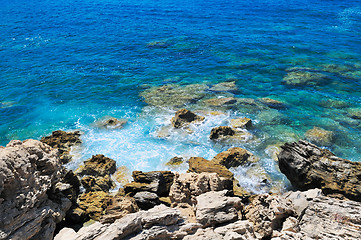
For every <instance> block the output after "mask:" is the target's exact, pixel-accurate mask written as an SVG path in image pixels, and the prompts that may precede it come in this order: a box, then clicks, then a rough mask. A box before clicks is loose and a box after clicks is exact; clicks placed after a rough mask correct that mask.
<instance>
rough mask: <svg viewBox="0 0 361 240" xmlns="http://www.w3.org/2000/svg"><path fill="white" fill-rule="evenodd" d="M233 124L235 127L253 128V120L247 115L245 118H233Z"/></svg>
mask: <svg viewBox="0 0 361 240" xmlns="http://www.w3.org/2000/svg"><path fill="white" fill-rule="evenodd" d="M230 122H231V126H232V127H233V128H245V129H251V128H252V126H253V125H252V120H251V119H249V118H246V117H243V118H236V119H231V121H230Z"/></svg>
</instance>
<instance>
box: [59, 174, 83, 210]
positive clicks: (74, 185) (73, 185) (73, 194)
mask: <svg viewBox="0 0 361 240" xmlns="http://www.w3.org/2000/svg"><path fill="white" fill-rule="evenodd" d="M62 182H63V183H65V184H68V185H69V186H68V188H67V190H64V191H62V193H63V194H64V195H65V196H66V197H67V198H68V199H69V200H70V201H72V203H73V204H76V199H77V198H78V195H79V193H80V181H79V178H78V177H77V176H76V175H75V174H74V172H73V171H72V170H69V171H68V172H67V173H66V174H65V176H64V179H63V181H62Z"/></svg>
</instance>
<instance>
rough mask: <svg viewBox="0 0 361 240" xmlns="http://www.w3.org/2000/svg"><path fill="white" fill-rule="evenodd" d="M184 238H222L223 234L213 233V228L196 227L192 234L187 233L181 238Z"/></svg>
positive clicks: (213, 239)
mask: <svg viewBox="0 0 361 240" xmlns="http://www.w3.org/2000/svg"><path fill="white" fill-rule="evenodd" d="M183 239H184V240H208V239H212V240H223V239H224V238H223V236H222V235H220V234H218V233H215V232H214V230H213V228H206V229H202V228H200V229H198V230H197V232H196V233H195V234H193V235H189V236H186V237H184V238H183Z"/></svg>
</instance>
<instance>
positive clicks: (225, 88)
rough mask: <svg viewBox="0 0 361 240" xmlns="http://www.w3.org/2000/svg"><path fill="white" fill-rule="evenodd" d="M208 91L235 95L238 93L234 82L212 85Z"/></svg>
mask: <svg viewBox="0 0 361 240" xmlns="http://www.w3.org/2000/svg"><path fill="white" fill-rule="evenodd" d="M209 90H210V91H213V92H231V93H237V92H238V91H239V89H238V88H237V86H236V82H235V81H232V82H222V83H217V84H214V85H213V86H212V87H211V88H210V89H209Z"/></svg>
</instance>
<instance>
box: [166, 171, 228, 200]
mask: <svg viewBox="0 0 361 240" xmlns="http://www.w3.org/2000/svg"><path fill="white" fill-rule="evenodd" d="M225 189H228V190H231V189H232V182H231V181H230V180H229V179H226V178H222V177H219V176H218V174H216V173H206V172H205V173H199V174H198V173H182V174H178V173H176V174H175V177H174V182H173V185H172V187H171V189H170V192H169V197H170V199H171V201H172V204H173V205H174V206H177V205H178V204H180V203H187V204H189V205H191V206H195V205H196V203H197V201H196V197H197V196H199V195H201V194H203V193H205V192H209V191H221V190H225Z"/></svg>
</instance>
